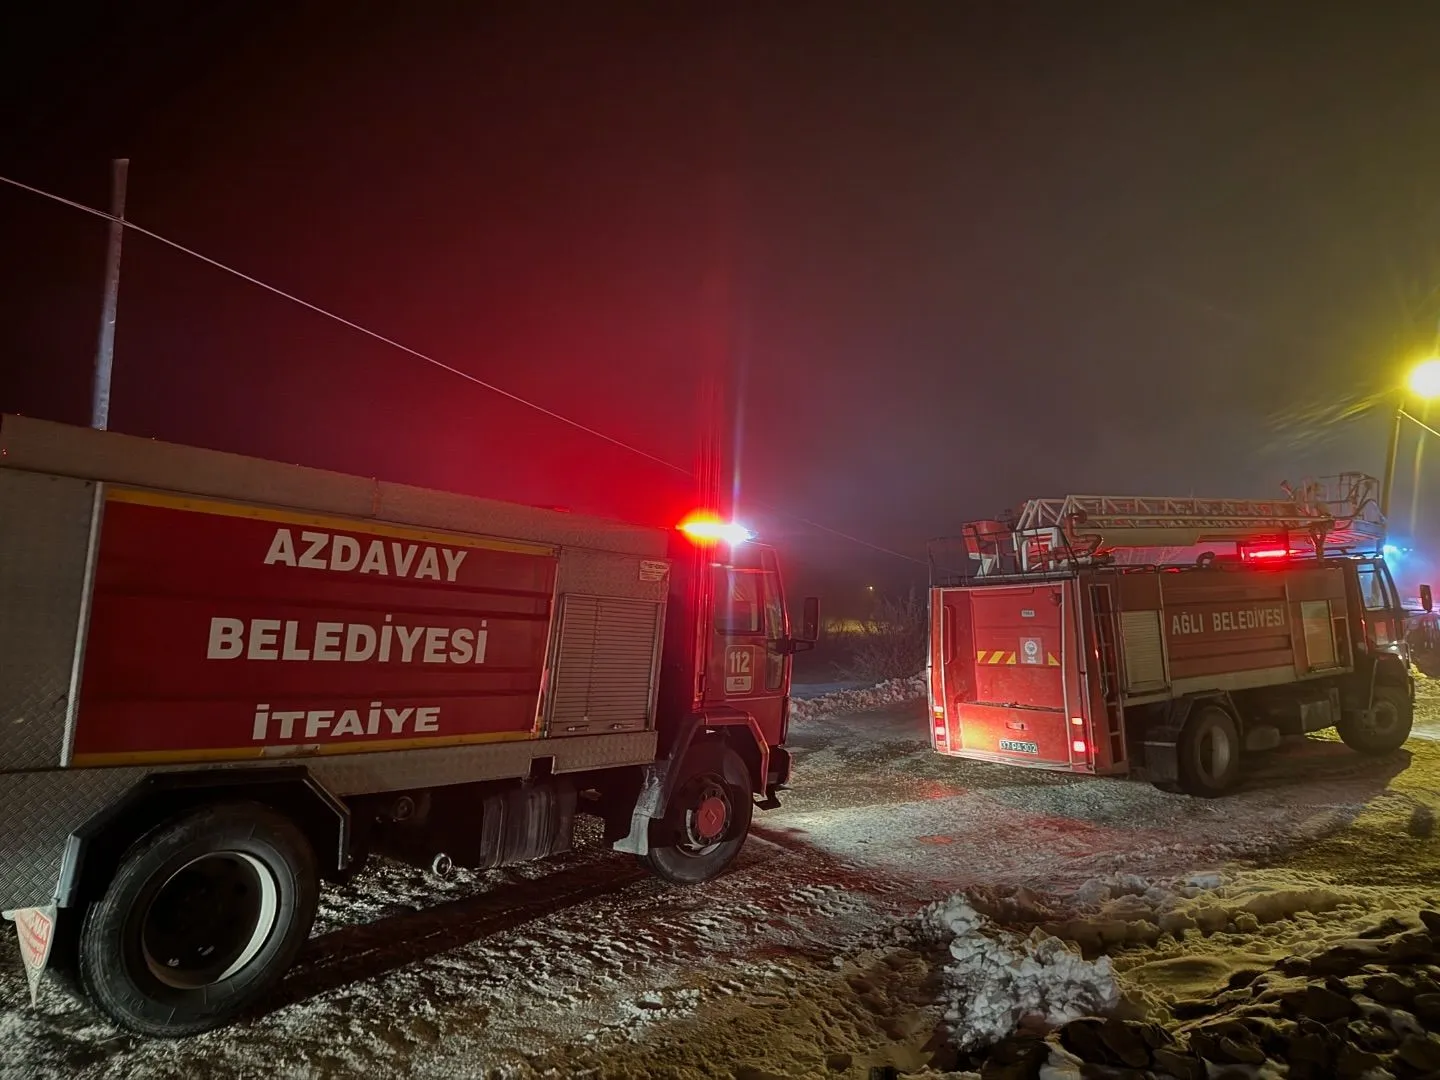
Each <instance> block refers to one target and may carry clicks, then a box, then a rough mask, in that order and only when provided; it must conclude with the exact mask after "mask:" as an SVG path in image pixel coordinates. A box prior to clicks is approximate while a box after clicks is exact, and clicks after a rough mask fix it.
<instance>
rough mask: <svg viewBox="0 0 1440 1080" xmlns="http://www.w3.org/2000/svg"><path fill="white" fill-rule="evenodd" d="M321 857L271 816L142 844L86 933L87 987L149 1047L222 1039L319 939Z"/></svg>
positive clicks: (239, 810)
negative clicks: (215, 1035) (314, 928)
mask: <svg viewBox="0 0 1440 1080" xmlns="http://www.w3.org/2000/svg"><path fill="white" fill-rule="evenodd" d="M318 898H319V879H318V875H317V873H316V867H315V855H314V852H313V851H311V848H310V844H309V842H308V841H307V840H306V839H305V837H304V835H303V834H302V833H301V832H300V830H299V829H298V828H296V826H295V825H294V824H293V823H292V822H290V821H289V819H287V818H285V817H283V816H282V815H280V814H278V813H276V812H275V811H274V810H271V809H270V808H269V807H266V806H262V805H259V804H251V803H227V804H222V805H216V806H207V807H201V808H199V809H197V810H192V811H190V812H189V813H187V814H185V815H184V816H181V817H178V818H174V819H171V820H170V821H167V822H165V823H164V824H162V825H159V826H157V827H156V828H155V829H153V830H151V831H150V832H149V833H148V834H146V835H145V836H143V837H141V838H140V839H139V840H138V841H136V842H135V844H134V845H132V846H131V848H130V850H129V851H127V852H126V853H125V856H124V857H123V859H122V860H121V863H120V868H119V870H118V871H117V872H116V874H115V877H114V878H113V879H112V880H111V882H110V884H109V887H108V888H107V889H106V890H105V894H104V895H103V896H102V897H101V898H100V899H99V900H98V901H97V902H95V903H93V904H91V905H90V906H89V908H88V910H87V911H86V913H85V920H84V924H83V926H82V928H81V931H80V956H79V960H80V980H81V983H82V984H83V986H84V988H85V991H86V993H87V994H89V995H90V998H91V1000H93V1001H94V1002H95V1003H96V1004H97V1005H98V1006H99V1007H100V1008H101V1009H103V1010H104V1011H105V1013H107V1014H108V1015H109V1016H110V1018H111V1019H113V1020H114V1021H115V1022H116V1023H117V1024H119V1025H120V1026H122V1027H126V1028H129V1029H130V1030H131V1031H136V1032H139V1033H140V1034H142V1035H155V1036H161V1037H177V1036H182V1035H195V1034H198V1033H199V1032H202V1031H208V1030H210V1029H212V1028H216V1027H219V1026H220V1025H222V1024H224V1023H226V1022H227V1021H229V1020H231V1019H233V1018H234V1017H235V1016H236V1014H238V1013H240V1012H242V1011H243V1010H244V1009H246V1008H247V1007H249V1006H250V1005H251V1004H253V1003H254V1002H255V1001H256V1000H257V999H259V998H260V997H262V996H263V995H264V994H265V993H266V992H267V991H269V990H270V989H271V988H272V987H273V986H274V985H275V984H276V983H277V982H279V980H280V978H281V976H283V975H284V974H285V972H286V970H287V969H288V968H289V967H290V965H291V964H292V963H293V962H294V960H295V956H296V954H297V953H298V952H299V951H300V947H301V946H302V945H303V944H304V943H305V939H306V937H307V936H308V935H309V933H310V925H311V923H312V922H313V921H314V918H315V905H316V902H317V900H318Z"/></svg>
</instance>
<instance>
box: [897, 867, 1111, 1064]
mask: <svg viewBox="0 0 1440 1080" xmlns="http://www.w3.org/2000/svg"><path fill="white" fill-rule="evenodd" d="M922 923H923V924H925V925H926V926H927V928H928V929H930V930H932V931H939V932H941V933H948V934H950V935H951V940H950V956H951V961H950V963H948V964H946V965H945V968H944V970H943V972H942V980H943V985H944V988H945V989H944V993H945V1022H946V1024H947V1025H948V1026H949V1028H950V1031H951V1034H952V1036H953V1037H954V1040H955V1044H956V1046H957V1047H958V1048H959V1049H961V1050H971V1049H974V1048H977V1047H982V1046H987V1045H989V1044H991V1043H995V1042H998V1041H999V1040H1001V1039H1003V1038H1005V1037H1006V1036H1007V1035H1009V1034H1011V1033H1012V1032H1013V1031H1015V1030H1016V1028H1017V1027H1019V1026H1020V1024H1021V1022H1022V1021H1029V1022H1031V1023H1033V1022H1034V1021H1035V1020H1036V1019H1039V1020H1042V1021H1043V1022H1044V1023H1045V1025H1047V1026H1049V1027H1052V1028H1054V1027H1059V1026H1060V1025H1062V1024H1066V1023H1068V1022H1069V1021H1071V1020H1075V1019H1077V1018H1079V1017H1082V1016H1093V1015H1097V1014H1104V1013H1107V1012H1109V1011H1110V1010H1111V1009H1113V1008H1115V1006H1116V1005H1117V1004H1119V1001H1120V990H1119V988H1118V987H1117V986H1116V984H1115V973H1114V971H1113V970H1112V968H1111V965H1110V959H1109V957H1105V956H1102V957H1100V958H1099V959H1098V960H1095V961H1088V960H1086V959H1084V958H1083V957H1082V956H1081V955H1080V953H1079V951H1078V950H1076V949H1074V948H1073V947H1072V946H1070V945H1069V944H1067V943H1066V942H1064V941H1062V940H1060V939H1059V938H1056V937H1052V936H1050V935H1049V934H1046V933H1045V932H1043V931H1042V930H1039V929H1036V930H1032V931H1031V932H1030V934H1029V935H1028V936H1025V937H1021V936H1020V935H1018V934H1013V933H1010V932H1008V931H1004V930H1000V929H998V928H997V927H994V926H993V925H992V924H991V923H990V921H989V920H988V919H986V918H985V916H983V915H981V914H980V913H979V912H978V911H976V910H975V909H974V907H972V906H971V905H970V902H969V901H968V900H967V899H966V898H965V897H964V896H962V895H958V894H957V895H955V896H952V897H950V898H949V899H948V900H942V901H940V902H938V903H936V904H932V905H931V906H930V907H929V908H927V909H926V910H925V912H924V914H923V915H922Z"/></svg>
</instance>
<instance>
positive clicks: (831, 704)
mask: <svg viewBox="0 0 1440 1080" xmlns="http://www.w3.org/2000/svg"><path fill="white" fill-rule="evenodd" d="M927 692H928V688H927V687H926V685H925V676H924V675H913V676H911V677H910V678H908V679H889V680H887V681H885V682H882V683H876V684H875V685H874V686H862V687H858V688H856V689H853V690H837V691H835V692H834V693H833V694H823V695H821V696H820V697H816V698H809V699H804V700H802V699H791V702H790V716H791V718H792V719H794V720H813V719H815V718H816V717H820V716H838V715H840V714H841V713H851V712H863V711H864V710H866V709H880V708H884V707H885V706H886V705H900V704H903V703H904V702H907V701H914V700H916V699H917V698H923V697H924V696H925V694H926V693H927Z"/></svg>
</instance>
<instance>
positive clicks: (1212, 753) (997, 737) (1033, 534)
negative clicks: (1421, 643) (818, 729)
mask: <svg viewBox="0 0 1440 1080" xmlns="http://www.w3.org/2000/svg"><path fill="white" fill-rule="evenodd" d="M1377 487H1378V485H1377V482H1376V481H1375V480H1374V479H1373V478H1371V477H1368V476H1364V475H1362V474H1358V473H1347V474H1344V475H1342V476H1340V477H1336V478H1333V479H1331V480H1329V481H1328V482H1326V483H1325V484H1323V485H1322V484H1310V485H1307V486H1306V487H1305V488H1304V489H1303V490H1301V491H1299V492H1292V491H1287V493H1286V495H1287V497H1286V498H1284V499H1277V500H1268V501H1259V500H1242V499H1197V498H1192V497H1179V498H1170V497H1156V498H1148V497H1133V496H1084V495H1071V496H1068V497H1065V498H1060V499H1033V500H1031V501H1029V502H1027V503H1025V504H1024V505H1023V506H1022V507H1021V508H1020V510H1019V511H1018V512H1017V513H1015V514H1014V515H1013V516H1011V517H1010V518H1008V519H1006V520H992V521H977V522H971V523H969V524H967V525H966V526H965V528H964V530H963V535H962V536H961V537H958V538H954V539H949V540H940V541H935V542H934V543H933V544H932V546H931V574H932V587H931V598H930V599H931V604H930V610H931V647H930V660H929V685H930V699H931V709H932V719H933V723H932V725H931V743H932V745H933V746H934V747H935V749H936V750H938V751H939V752H941V753H944V754H953V755H956V756H960V757H970V758H979V759H982V760H987V761H999V762H1004V763H1007V764H1013V765H1026V766H1032V767H1039V768H1048V769H1061V770H1067V771H1072V772H1082V773H1092V774H1098V775H1125V774H1137V775H1143V776H1144V777H1146V778H1147V779H1150V780H1152V781H1154V782H1155V783H1157V784H1160V785H1162V786H1168V787H1178V788H1179V789H1180V790H1183V791H1185V792H1187V793H1189V794H1192V795H1201V796H1216V795H1221V794H1223V793H1225V792H1226V791H1227V790H1229V789H1230V788H1232V787H1233V786H1234V785H1235V783H1236V782H1237V780H1238V779H1239V775H1240V757H1241V753H1242V751H1245V750H1263V749H1269V748H1273V747H1274V746H1276V745H1277V744H1278V743H1279V741H1280V738H1281V737H1282V736H1283V735H1299V734H1304V733H1307V732H1313V731H1319V730H1322V729H1324V728H1328V727H1334V728H1336V729H1337V730H1338V731H1339V734H1340V737H1341V738H1342V739H1343V740H1344V741H1345V743H1346V744H1347V745H1349V746H1350V747H1352V748H1353V749H1355V750H1358V751H1360V752H1361V753H1367V754H1383V753H1388V752H1389V751H1392V750H1394V749H1396V748H1398V747H1399V746H1401V745H1402V744H1403V743H1404V742H1405V740H1406V739H1407V738H1408V737H1409V734H1410V726H1411V719H1412V711H1413V704H1414V682H1413V680H1412V679H1411V677H1410V673H1409V651H1408V646H1407V645H1406V641H1405V638H1406V613H1405V609H1404V608H1403V606H1402V604H1401V601H1400V598H1399V595H1398V594H1397V592H1396V590H1395V584H1394V581H1393V580H1392V578H1391V575H1390V571H1389V568H1388V567H1387V566H1386V564H1385V560H1384V557H1383V554H1382V552H1383V547H1384V538H1385V523H1384V519H1383V517H1381V515H1380V513H1379V509H1378V505H1377V503H1376V499H1375V494H1376V490H1377ZM1421 594H1422V606H1423V607H1424V610H1425V611H1426V612H1429V611H1431V609H1432V602H1431V597H1430V589H1429V586H1422V588H1421Z"/></svg>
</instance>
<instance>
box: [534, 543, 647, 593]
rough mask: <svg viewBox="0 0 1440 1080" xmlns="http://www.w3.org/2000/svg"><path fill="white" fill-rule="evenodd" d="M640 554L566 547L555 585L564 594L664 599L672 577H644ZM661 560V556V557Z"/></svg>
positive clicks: (561, 556) (561, 557)
mask: <svg viewBox="0 0 1440 1080" xmlns="http://www.w3.org/2000/svg"><path fill="white" fill-rule="evenodd" d="M643 561H645V559H644V558H642V557H641V556H639V555H621V554H617V553H615V552H610V551H595V550H593V549H590V548H564V549H563V550H562V551H561V552H560V566H559V569H558V572H557V576H556V580H555V588H556V590H557V591H558V592H560V593H561V594H562V595H563V594H567V593H579V594H582V595H585V596H621V597H627V598H628V599H631V600H657V601H663V600H664V599H665V598H666V597H667V596H668V595H669V591H670V581H669V579H668V578H666V579H663V580H661V581H643V580H641V576H640V564H641V562H643ZM657 561H658V560H657Z"/></svg>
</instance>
